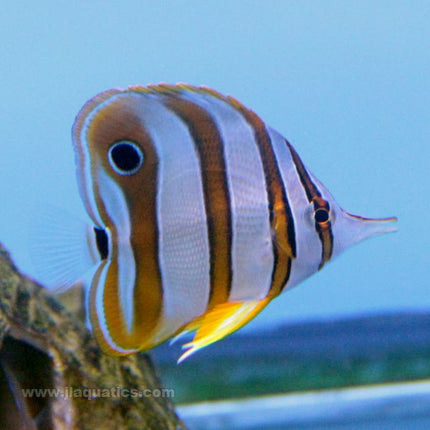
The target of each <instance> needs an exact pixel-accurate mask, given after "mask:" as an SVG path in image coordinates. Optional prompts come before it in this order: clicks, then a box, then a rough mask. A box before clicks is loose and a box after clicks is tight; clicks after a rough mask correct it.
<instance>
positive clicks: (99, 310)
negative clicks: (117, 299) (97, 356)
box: [92, 261, 136, 354]
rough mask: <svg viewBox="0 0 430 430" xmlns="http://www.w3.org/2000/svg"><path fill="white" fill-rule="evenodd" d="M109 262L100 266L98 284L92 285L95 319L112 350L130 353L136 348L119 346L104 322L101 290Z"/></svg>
mask: <svg viewBox="0 0 430 430" xmlns="http://www.w3.org/2000/svg"><path fill="white" fill-rule="evenodd" d="M109 264H110V261H107V262H106V263H105V264H104V266H103V267H102V269H101V273H100V276H99V282H98V284H97V285H92V288H95V289H96V293H95V308H96V312H97V320H98V322H99V324H100V329H101V331H102V333H103V338H104V340H105V341H106V343H107V344H108V345H109V346H110V347H111V348H112V350H114V351H118V352H120V353H127V354H131V353H133V352H136V350H135V349H123V348H121V347H119V346H118V345H117V344H116V343H115V342H114V341H113V340H112V338H111V336H110V333H109V329H108V327H107V324H106V316H105V312H104V306H103V292H104V287H105V284H106V276H107V272H108V270H109Z"/></svg>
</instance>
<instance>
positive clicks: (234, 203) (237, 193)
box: [186, 93, 274, 301]
mask: <svg viewBox="0 0 430 430" xmlns="http://www.w3.org/2000/svg"><path fill="white" fill-rule="evenodd" d="M186 98H187V99H188V100H190V101H192V102H194V103H197V104H198V105H200V106H201V107H203V108H204V109H206V110H207V112H208V113H209V114H210V115H211V116H212V118H213V119H214V120H215V123H216V125H217V128H218V130H219V132H220V135H221V137H222V140H223V143H224V157H225V161H226V169H227V183H228V186H229V191H230V198H231V209H232V214H231V217H232V234H233V237H232V250H231V252H232V269H233V270H232V272H233V279H232V285H231V291H230V296H229V300H230V301H243V300H258V299H263V298H264V297H265V296H266V295H267V293H268V291H269V289H270V285H271V276H272V271H273V260H274V258H273V249H272V234H271V228H270V219H269V211H268V197H267V191H266V181H265V176H264V170H263V164H262V161H261V158H260V154H259V151H258V147H257V144H256V142H255V137H254V131H253V129H252V128H251V126H250V125H249V124H248V123H247V122H246V121H245V120H244V118H243V116H242V115H241V114H240V113H239V112H238V111H237V110H236V109H234V108H233V107H232V106H231V105H229V104H227V103H226V102H224V101H222V100H219V99H216V98H214V97H212V96H210V95H201V94H199V95H198V96H197V95H195V94H190V93H188V94H187V97H186Z"/></svg>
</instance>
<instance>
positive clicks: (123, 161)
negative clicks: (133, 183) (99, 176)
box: [108, 141, 143, 175]
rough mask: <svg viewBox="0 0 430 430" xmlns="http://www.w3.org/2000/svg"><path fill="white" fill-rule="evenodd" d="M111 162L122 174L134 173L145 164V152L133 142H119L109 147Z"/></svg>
mask: <svg viewBox="0 0 430 430" xmlns="http://www.w3.org/2000/svg"><path fill="white" fill-rule="evenodd" d="M108 156H109V162H110V164H111V166H112V167H113V169H114V170H115V171H116V172H117V173H119V174H120V175H132V174H133V173H136V172H137V171H138V170H139V169H140V168H141V167H142V164H143V152H142V150H141V149H140V148H139V147H138V146H137V145H136V144H135V143H133V142H127V141H122V142H117V143H115V144H114V145H112V146H111V147H110V149H109V154H108Z"/></svg>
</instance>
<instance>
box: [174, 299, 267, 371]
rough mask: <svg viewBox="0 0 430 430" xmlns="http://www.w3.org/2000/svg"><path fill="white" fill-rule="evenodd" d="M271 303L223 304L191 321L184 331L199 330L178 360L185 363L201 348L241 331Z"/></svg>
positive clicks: (260, 301)
mask: <svg viewBox="0 0 430 430" xmlns="http://www.w3.org/2000/svg"><path fill="white" fill-rule="evenodd" d="M269 302H270V299H268V298H266V299H263V300H249V301H245V302H231V303H230V302H228V303H221V304H219V305H217V306H215V307H214V308H213V309H211V310H210V311H209V312H206V313H205V314H203V315H201V316H200V317H198V318H196V319H194V320H193V321H191V322H190V323H189V324H188V325H187V326H186V327H185V328H184V331H186V332H188V331H194V330H197V332H196V334H195V336H194V339H193V340H192V341H191V342H188V343H186V344H185V345H183V346H182V348H188V349H187V350H186V351H185V352H184V353H183V354H182V355H181V356H180V357H179V360H178V363H181V362H182V361H184V360H185V359H186V358H187V357H189V356H190V355H191V354H194V353H195V352H196V351H198V350H199V349H201V348H204V347H205V346H208V345H210V344H211V343H214V342H216V341H218V340H220V339H222V338H223V337H225V336H227V335H229V334H231V333H233V332H235V331H236V330H238V329H240V328H241V327H242V326H244V325H245V324H246V323H248V322H249V321H251V320H252V319H253V318H254V317H255V316H256V315H258V314H259V313H260V312H261V311H262V310H263V309H264V308H265V307H266V306H267V305H268V303H269Z"/></svg>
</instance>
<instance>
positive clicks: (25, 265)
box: [0, 0, 430, 330]
mask: <svg viewBox="0 0 430 430" xmlns="http://www.w3.org/2000/svg"><path fill="white" fill-rule="evenodd" d="M429 20H430V4H429V3H428V2H425V1H423V2H420V1H412V2H409V1H378V2H373V1H361V2H339V1H327V0H325V1H312V2H311V1H308V2H300V1H265V2H262V1H121V2H119V1H111V2H105V1H91V2H87V1H75V2H67V1H46V2H42V3H40V2H38V3H35V2H31V1H22V2H17V3H14V2H6V3H5V4H3V5H2V11H1V14H0V40H1V43H0V85H1V92H2V97H1V101H0V198H1V204H0V240H1V241H2V242H3V243H4V244H5V245H6V246H7V248H8V249H9V250H10V251H11V252H12V255H13V258H14V259H15V261H16V262H17V264H18V266H19V267H20V268H21V269H22V270H23V271H24V272H25V273H28V274H30V275H34V273H35V271H34V268H33V267H32V264H31V261H30V258H29V256H28V236H29V230H30V233H31V230H32V229H34V228H37V227H36V225H37V220H38V215H39V214H40V213H41V212H42V211H43V209H44V208H46V207H49V206H50V205H54V206H55V207H57V208H59V209H64V210H66V211H68V212H69V213H72V214H77V216H81V217H85V216H86V215H85V213H84V210H83V208H82V205H81V201H80V198H79V196H78V192H77V186H76V180H75V168H74V154H73V151H72V146H71V139H70V128H71V125H72V123H73V120H74V116H75V114H76V113H77V112H78V110H79V109H80V108H81V106H82V105H83V103H84V102H85V101H86V100H88V99H89V98H90V97H92V96H93V95H95V94H96V93H98V92H100V91H102V90H105V89H107V88H111V87H125V86H127V85H129V84H146V83H158V82H169V83H175V82H178V81H182V82H188V83H192V84H205V85H208V86H211V87H214V88H216V89H217V90H219V91H221V92H222V93H226V94H232V95H233V96H235V97H236V98H238V99H239V100H241V101H242V102H243V103H244V104H246V105H247V106H248V107H250V108H252V109H254V110H255V111H256V112H258V114H259V115H260V116H261V117H262V118H263V119H264V120H265V121H266V122H267V123H268V124H269V125H271V126H272V127H274V128H276V129H277V130H278V131H279V132H281V133H282V134H283V135H284V136H285V137H286V138H287V139H289V140H290V141H291V142H292V143H293V144H294V146H295V147H296V149H297V151H298V152H299V154H300V155H301V156H302V158H303V160H304V161H305V163H306V165H307V166H308V167H309V168H310V169H311V170H312V171H313V172H314V173H315V174H316V176H317V177H318V178H319V179H320V180H321V181H322V182H323V183H324V184H325V185H326V186H327V187H328V188H329V190H330V191H331V192H332V194H333V195H334V196H335V198H336V200H337V201H338V202H339V203H340V204H341V205H342V206H343V207H344V208H345V209H346V210H348V211H349V212H352V213H356V214H360V215H363V216H369V217H384V216H392V215H396V216H398V217H399V232H398V233H396V234H392V235H388V236H385V237H379V238H376V239H373V240H371V241H369V242H366V243H363V244H360V245H358V246H356V247H354V248H352V249H350V250H348V251H347V252H346V253H345V255H342V256H341V257H340V258H339V259H338V260H337V261H335V262H333V263H331V264H330V265H328V266H327V267H324V270H323V271H322V272H321V273H319V274H317V275H316V276H314V277H313V278H311V279H310V280H308V281H306V282H305V283H303V284H302V285H300V286H299V287H298V288H297V289H295V290H293V291H291V292H288V293H287V294H284V295H283V296H282V297H280V298H279V299H277V300H275V301H274V302H273V303H272V304H271V305H270V306H269V307H268V308H267V309H266V310H264V312H263V313H262V314H261V315H260V316H259V317H258V318H257V319H256V320H255V321H254V322H252V323H251V324H250V325H249V326H248V327H247V328H246V329H249V330H252V329H254V328H256V327H261V326H263V327H266V326H267V324H270V323H274V322H279V321H287V320H291V321H297V320H301V319H309V318H321V317H322V318H324V317H327V318H331V317H333V316H336V315H337V316H342V315H355V314H357V313H358V314H361V313H369V312H372V313H375V312H379V311H395V310H404V309H406V310H409V311H413V310H426V309H429V308H430V294H429V272H428V268H429V263H430V257H429V249H430V223H429V222H428V216H429V212H430V204H429V192H430V181H429V175H428V164H429V160H430V145H429V141H430V126H429V124H430V115H429V112H430V111H429V100H430V85H429V70H430V58H429V52H430V46H429V45H430V27H429V26H428V22H429ZM246 329H245V330H246Z"/></svg>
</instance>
